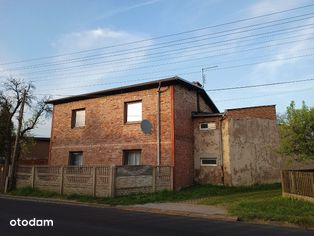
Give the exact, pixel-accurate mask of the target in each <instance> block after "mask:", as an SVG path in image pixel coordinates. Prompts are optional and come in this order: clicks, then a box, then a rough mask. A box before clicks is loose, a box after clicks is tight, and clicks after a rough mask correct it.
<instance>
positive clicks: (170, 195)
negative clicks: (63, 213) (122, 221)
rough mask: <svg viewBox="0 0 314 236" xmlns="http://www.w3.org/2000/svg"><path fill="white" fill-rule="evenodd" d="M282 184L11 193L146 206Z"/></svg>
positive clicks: (16, 191) (22, 189) (23, 190)
mask: <svg viewBox="0 0 314 236" xmlns="http://www.w3.org/2000/svg"><path fill="white" fill-rule="evenodd" d="M279 188H280V184H270V185H269V184H268V185H255V186H250V187H225V186H214V185H195V186H192V187H188V188H184V189H182V190H181V191H178V192H174V191H161V192H158V193H142V194H133V195H128V196H119V197H114V198H100V197H92V196H85V195H78V194H71V195H60V194H57V193H54V192H48V191H43V190H39V189H36V188H35V189H32V188H30V187H26V188H21V189H16V190H13V191H12V192H10V194H12V195H20V196H35V197H47V198H62V199H69V200H77V201H82V202H96V203H104V204H110V205H132V204H144V203H149V202H174V201H184V200H191V199H199V198H204V197H208V196H220V195H229V194H233V193H246V192H247V193H249V192H252V191H261V190H272V189H279Z"/></svg>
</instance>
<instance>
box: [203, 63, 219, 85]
mask: <svg viewBox="0 0 314 236" xmlns="http://www.w3.org/2000/svg"><path fill="white" fill-rule="evenodd" d="M217 67H218V66H217V65H215V66H210V67H205V68H202V81H203V82H202V84H203V86H202V87H203V88H205V84H206V74H205V71H206V70H210V69H214V68H217Z"/></svg>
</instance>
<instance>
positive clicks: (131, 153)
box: [123, 150, 141, 166]
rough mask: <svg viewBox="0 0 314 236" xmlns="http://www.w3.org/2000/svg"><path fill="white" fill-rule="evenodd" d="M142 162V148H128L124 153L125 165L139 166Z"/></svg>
mask: <svg viewBox="0 0 314 236" xmlns="http://www.w3.org/2000/svg"><path fill="white" fill-rule="evenodd" d="M140 163H141V150H126V151H124V155H123V165H126V166H138V165H140Z"/></svg>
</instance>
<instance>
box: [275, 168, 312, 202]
mask: <svg viewBox="0 0 314 236" xmlns="http://www.w3.org/2000/svg"><path fill="white" fill-rule="evenodd" d="M281 179H282V194H283V196H284V197H291V198H297V199H301V200H305V201H310V202H313V203H314V170H283V171H282V172H281Z"/></svg>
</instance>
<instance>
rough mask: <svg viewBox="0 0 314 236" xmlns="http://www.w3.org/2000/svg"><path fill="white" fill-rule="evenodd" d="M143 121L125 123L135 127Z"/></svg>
mask: <svg viewBox="0 0 314 236" xmlns="http://www.w3.org/2000/svg"><path fill="white" fill-rule="evenodd" d="M141 122H142V121H129V122H124V124H125V125H135V124H141Z"/></svg>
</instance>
